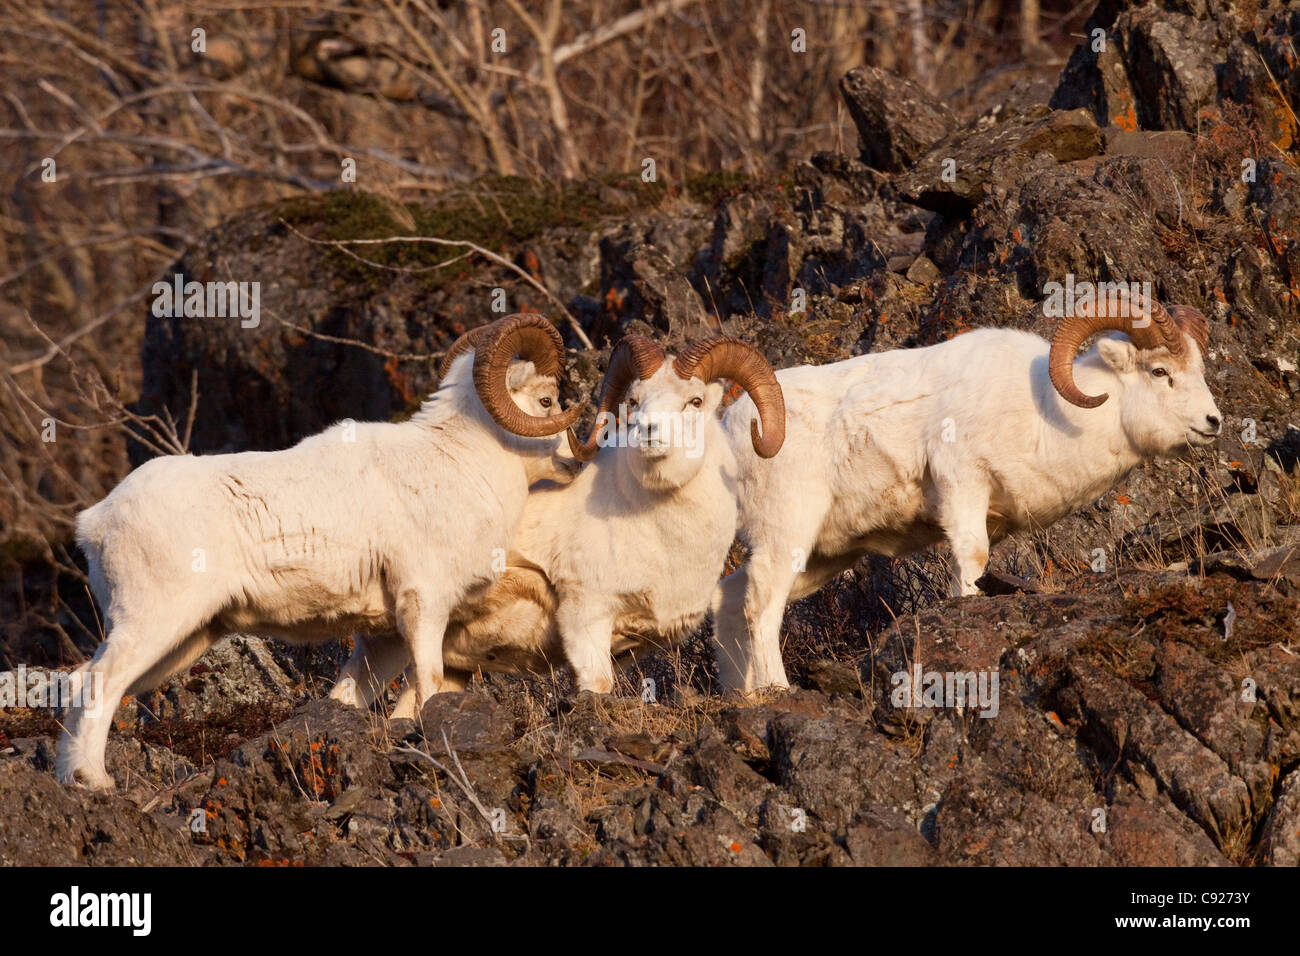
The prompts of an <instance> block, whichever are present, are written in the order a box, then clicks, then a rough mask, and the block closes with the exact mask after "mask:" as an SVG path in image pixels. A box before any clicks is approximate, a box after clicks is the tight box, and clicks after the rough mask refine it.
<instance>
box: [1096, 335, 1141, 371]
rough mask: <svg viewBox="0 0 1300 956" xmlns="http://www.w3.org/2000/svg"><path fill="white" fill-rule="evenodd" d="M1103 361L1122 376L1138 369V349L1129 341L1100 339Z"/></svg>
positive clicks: (1098, 345) (1099, 347) (1099, 348)
mask: <svg viewBox="0 0 1300 956" xmlns="http://www.w3.org/2000/svg"><path fill="white" fill-rule="evenodd" d="M1097 352H1098V354H1099V355H1101V360H1102V361H1103V362H1105V363H1106V364H1107V365H1109V366H1110V367H1111V368H1113V369H1114V370H1115V371H1116V372H1119V373H1120V374H1121V375H1122V374H1123V373H1125V372H1131V371H1133V369H1135V368H1137V347H1136V346H1135V345H1134V344H1133V343H1132V342H1130V341H1129V340H1128V339H1112V338H1105V339H1098V341H1097Z"/></svg>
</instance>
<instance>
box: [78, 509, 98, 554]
mask: <svg viewBox="0 0 1300 956" xmlns="http://www.w3.org/2000/svg"><path fill="white" fill-rule="evenodd" d="M103 508H104V503H103V502H102V501H101V502H99V504H95V505H91V506H90V507H89V508H87V509H86V510H85V511H81V512H78V514H77V544H78V545H80V546H81V550H82V551H83V552H84V553H85V555H86V557H91V553H92V551H93V552H94V553H96V554H98V552H99V551H100V549H101V548H103V546H104V531H103V516H104V513H103Z"/></svg>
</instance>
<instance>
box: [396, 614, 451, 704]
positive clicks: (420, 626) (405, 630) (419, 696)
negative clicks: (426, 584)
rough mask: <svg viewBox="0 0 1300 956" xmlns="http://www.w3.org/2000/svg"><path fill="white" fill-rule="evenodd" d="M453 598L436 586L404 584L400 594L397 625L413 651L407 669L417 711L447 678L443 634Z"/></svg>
mask: <svg viewBox="0 0 1300 956" xmlns="http://www.w3.org/2000/svg"><path fill="white" fill-rule="evenodd" d="M450 607H451V602H450V601H448V600H446V599H445V598H444V597H443V596H442V595H441V594H439V593H438V592H437V591H434V590H428V591H424V590H416V589H414V588H404V589H402V590H401V591H400V592H398V595H397V601H396V610H397V627H398V630H400V631H401V633H402V638H403V639H404V640H405V642H406V646H407V649H408V650H409V651H410V655H411V666H410V668H409V669H408V670H407V672H406V680H407V684H408V686H409V687H410V688H411V689H412V690H413V692H414V699H413V701H412V704H413V705H414V710H415V712H416V713H418V712H419V710H420V708H421V707H423V706H424V702H425V701H426V700H428V699H429V698H430V697H432V696H433V695H434V694H436V693H437V692H438V690H439V689H440V688H441V687H442V682H443V665H442V636H443V632H444V631H445V630H446V629H447V617H448V613H449V611H450Z"/></svg>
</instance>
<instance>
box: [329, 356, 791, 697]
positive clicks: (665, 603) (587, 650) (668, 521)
mask: <svg viewBox="0 0 1300 956" xmlns="http://www.w3.org/2000/svg"><path fill="white" fill-rule="evenodd" d="M724 378H725V379H729V380H731V381H733V382H735V383H737V384H738V385H740V387H742V388H743V389H744V390H745V391H746V392H747V393H748V394H749V396H750V397H751V398H752V399H753V404H752V405H751V406H750V407H751V408H754V409H756V416H757V419H758V421H756V422H755V423H754V424H753V426H751V428H750V429H749V431H748V433H747V436H748V437H747V438H746V441H747V442H749V448H748V452H749V453H750V454H751V455H753V456H756V457H758V458H761V459H764V460H766V459H768V458H771V457H772V456H774V455H775V454H776V453H777V452H778V451H779V450H780V448H781V445H782V442H783V441H784V433H785V409H784V403H783V401H782V397H781V387H780V386H779V385H778V384H777V380H776V375H775V374H774V373H773V371H772V369H771V367H770V366H769V365H768V364H767V362H766V361H765V360H764V359H763V357H762V355H761V354H760V353H759V352H758V351H756V350H755V349H753V348H751V347H750V346H749V345H746V344H745V343H743V342H740V341H737V340H735V339H729V338H723V337H715V338H712V339H707V340H704V341H700V342H697V343H695V344H693V345H690V346H688V347H687V348H685V349H684V350H683V351H682V352H681V353H680V354H679V355H677V356H676V357H675V358H671V359H670V357H669V356H666V355H665V354H664V352H663V350H662V349H661V348H660V347H659V346H658V345H657V344H656V343H655V342H653V341H651V340H650V339H647V338H644V337H641V336H628V337H626V338H624V339H622V340H621V341H620V342H619V343H618V345H617V346H616V347H615V349H614V352H613V354H612V355H611V356H610V364H609V368H608V370H607V371H606V374H605V380H604V383H603V385H602V393H601V400H600V411H599V412H598V413H597V417H596V422H595V425H594V428H593V431H592V434H591V436H590V437H589V438H588V439H587V441H586V442H584V443H583V444H582V446H580V447H578V448H576V449H575V454H576V455H577V457H578V458H579V459H581V460H584V461H589V462H590V463H589V464H587V465H586V466H585V467H584V468H583V470H582V471H581V472H580V473H579V474H578V476H577V477H576V478H575V479H574V480H573V481H572V483H570V484H568V485H565V486H563V487H553V488H547V487H546V486H545V485H543V486H541V487H540V488H538V489H535V490H534V491H533V492H532V494H531V495H530V496H529V498H528V502H527V504H526V505H525V507H524V516H523V519H522V520H521V522H520V524H519V527H518V529H517V530H516V532H515V534H514V536H513V538H512V540H511V544H510V552H509V555H508V557H507V567H506V569H505V571H504V573H502V574H501V575H500V576H499V578H498V579H497V580H496V581H495V582H494V583H493V585H492V586H491V587H490V588H489V589H488V590H487V591H486V593H485V594H483V595H481V596H480V597H479V598H478V599H476V600H473V601H471V602H468V603H467V604H466V605H464V606H462V607H461V608H459V609H457V611H456V612H454V613H453V616H452V622H451V626H450V627H449V628H448V630H447V635H446V638H445V640H444V643H443V657H444V659H445V661H446V662H447V665H448V674H452V673H453V669H454V671H456V672H459V676H460V678H461V679H462V680H463V678H465V677H467V676H468V673H469V672H472V671H473V670H475V669H478V668H481V669H483V670H488V671H491V670H498V671H510V672H519V671H531V672H533V673H542V674H545V673H547V672H549V671H550V670H552V669H554V668H556V667H558V666H560V665H562V664H564V663H565V662H566V661H567V663H569V664H570V665H571V666H572V667H573V669H574V672H575V675H576V678H577V683H578V686H579V688H580V689H583V690H592V691H596V692H598V693H607V692H608V691H610V690H611V689H612V687H613V684H614V670H613V661H612V658H613V657H614V656H623V657H624V659H626V657H627V656H628V655H629V653H630V652H632V651H634V650H636V649H637V648H639V647H641V646H642V645H644V644H646V643H660V642H662V643H664V644H671V643H672V642H673V641H676V640H678V639H681V638H684V637H686V636H688V635H690V634H691V633H692V632H693V631H694V630H695V629H696V627H698V625H699V624H700V622H701V621H702V620H703V618H704V617H705V615H706V614H707V613H708V610H709V605H710V601H711V599H712V595H713V592H714V590H715V588H716V586H717V580H718V576H719V574H720V573H721V572H722V569H723V566H724V565H725V563H726V558H727V554H728V551H729V550H730V548H731V545H732V543H733V541H734V540H735V534H736V518H737V510H736V459H735V456H734V454H733V452H732V449H731V445H730V444H729V443H728V441H727V438H726V436H725V435H724V434H723V431H722V423H721V421H720V420H719V418H718V415H717V409H718V406H719V404H720V403H721V401H722V398H723V386H722V385H721V384H720V382H719V379H724ZM620 406H623V407H625V408H626V410H627V412H628V414H627V415H626V424H625V426H620V425H619V420H618V418H616V417H615V416H614V415H613V412H614V411H615V410H616V409H618V408H619V407H620ZM760 422H761V425H762V429H761V432H760V430H759V423H760ZM624 428H625V430H624ZM377 644H383V645H384V646H381V647H377V646H376V645H377ZM403 652H404V650H403V648H401V646H400V645H397V644H396V643H395V642H394V641H393V640H392V639H391V638H389V639H387V640H385V639H384V638H377V639H372V640H368V641H366V642H365V646H363V645H361V644H359V645H358V648H357V651H356V653H354V655H353V660H352V661H350V662H349V664H348V669H347V670H346V671H345V674H354V675H358V676H359V675H362V674H364V673H365V671H364V670H363V669H362V668H363V666H364V667H368V669H369V671H370V675H369V682H370V683H372V684H373V685H377V686H382V685H383V684H384V683H386V682H387V681H389V680H391V679H392V678H394V677H396V676H397V675H398V674H400V673H401V669H402V666H403V660H402V657H403ZM367 654H370V655H371V657H370V659H369V661H366V656H367ZM413 710H414V707H413V702H412V701H411V699H410V694H409V691H408V692H407V693H405V694H404V695H403V697H402V698H401V699H400V700H399V702H398V707H397V709H396V710H395V714H396V715H397V716H408V717H409V716H413Z"/></svg>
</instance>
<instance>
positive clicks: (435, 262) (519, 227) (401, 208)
mask: <svg viewBox="0 0 1300 956" xmlns="http://www.w3.org/2000/svg"><path fill="white" fill-rule="evenodd" d="M776 186H777V184H776V183H774V182H770V181H769V182H763V181H759V180H754V179H752V178H750V177H748V176H746V175H745V174H743V173H737V172H728V171H713V172H707V173H701V174H698V175H692V176H689V177H687V179H686V180H685V182H684V184H682V185H680V186H679V185H672V184H667V183H665V182H664V181H663V180H660V181H659V182H654V183H642V182H641V181H640V176H639V174H638V173H624V174H611V175H606V176H603V177H601V178H600V179H591V180H583V181H579V182H568V183H547V182H535V181H533V180H529V179H524V178H522V177H518V176H492V177H485V178H483V179H479V180H476V181H474V182H473V183H469V184H467V185H465V186H463V187H460V188H457V189H453V190H449V191H447V192H446V193H443V194H441V195H439V196H438V197H437V198H436V199H434V200H433V201H431V202H429V203H427V204H423V203H420V204H417V203H405V204H398V203H396V202H395V201H393V200H389V199H385V198H383V197H381V196H376V195H373V194H371V193H367V192H363V191H361V190H357V189H337V190H332V191H330V192H327V193H319V194H313V195H309V196H299V197H295V198H293V199H288V200H285V201H283V202H281V203H278V204H276V205H273V206H272V207H271V208H270V214H271V216H272V218H273V219H283V220H285V221H286V222H288V223H289V224H290V225H292V226H293V227H294V228H295V229H298V230H300V231H302V232H303V233H305V234H306V235H308V236H311V237H312V238H314V239H324V240H331V241H339V240H344V241H346V240H354V239H384V238H389V237H392V236H402V235H414V236H421V237H425V238H437V239H448V240H456V241H462V242H472V243H474V244H475V245H478V246H482V247H483V248H485V249H488V250H490V251H492V252H496V253H499V254H501V255H504V256H507V257H510V256H512V255H513V254H514V252H515V251H516V250H517V249H518V248H519V246H520V245H521V244H522V243H524V242H526V241H528V240H530V239H533V238H536V237H537V236H539V235H541V234H542V233H544V232H546V231H547V230H550V229H555V228H558V227H577V228H594V227H596V226H597V225H599V224H600V223H602V222H604V221H606V220H608V219H610V218H613V217H623V216H627V215H628V214H629V213H630V212H633V211H635V210H637V209H644V208H649V207H653V206H655V205H658V204H659V203H661V202H663V201H664V200H665V199H667V198H668V197H670V196H679V195H682V194H683V193H684V194H685V195H686V196H688V197H689V198H691V199H693V200H695V201H697V202H700V203H702V204H705V205H712V204H714V203H716V202H718V201H719V200H720V199H722V198H724V197H726V196H728V195H735V194H736V193H738V192H740V191H741V190H746V189H773V188H776ZM607 187H609V188H614V189H617V190H619V194H620V198H625V201H621V202H619V203H617V205H615V206H611V205H610V204H609V203H608V202H607V201H606V199H604V198H602V196H601V193H602V191H603V190H605V189H606V188H607ZM411 223H414V228H412V227H411V225H410V224H411ZM350 250H351V251H352V252H353V253H355V254H356V256H360V257H361V258H362V259H366V260H369V261H370V262H374V263H377V264H378V265H379V266H380V267H387V268H377V267H375V266H371V265H368V264H367V263H366V262H363V261H360V260H359V259H358V258H356V257H355V256H352V255H348V253H347V252H345V251H343V249H341V248H330V249H328V250H326V251H325V253H324V255H325V258H326V261H327V263H328V265H329V272H330V275H331V278H332V279H333V281H335V282H336V283H337V284H338V285H347V286H352V287H355V288H356V289H357V291H360V292H363V293H365V294H369V293H372V292H375V291H378V290H379V289H380V288H383V287H384V286H386V285H388V284H390V283H391V282H392V281H393V278H394V276H393V273H392V272H391V271H389V270H391V269H394V268H396V269H404V270H414V277H415V278H416V280H417V281H418V282H419V283H420V284H421V285H423V286H424V287H425V288H428V289H436V288H439V287H441V286H442V285H444V284H446V283H447V282H448V281H450V280H453V279H456V278H458V277H460V276H462V275H463V274H464V272H465V270H466V269H467V268H472V267H474V266H477V265H480V264H482V262H483V259H482V257H481V256H474V255H471V256H470V257H469V258H468V259H462V260H461V261H459V262H455V263H453V262H452V260H455V259H458V258H459V257H461V256H464V255H465V253H466V249H465V247H464V246H452V245H441V244H438V243H414V242H394V243H385V244H380V245H371V246H352V247H350Z"/></svg>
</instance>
